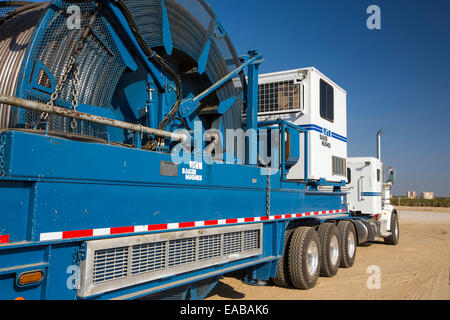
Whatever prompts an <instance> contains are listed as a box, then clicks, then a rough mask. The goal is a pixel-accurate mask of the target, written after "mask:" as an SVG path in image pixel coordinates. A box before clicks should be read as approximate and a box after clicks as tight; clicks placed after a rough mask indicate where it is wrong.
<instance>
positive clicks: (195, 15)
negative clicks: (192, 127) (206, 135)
mask: <svg viewBox="0 0 450 320" xmlns="http://www.w3.org/2000/svg"><path fill="white" fill-rule="evenodd" d="M106 2H107V1H106V0H105V1H99V2H98V4H100V6H99V7H96V6H97V2H95V1H83V0H80V1H73V0H70V1H63V0H55V1H53V2H51V3H38V4H36V3H35V4H29V3H28V4H27V3H24V2H22V3H20V2H16V3H14V2H9V4H6V3H3V4H2V5H0V6H1V7H0V10H1V11H0V14H1V18H0V52H1V55H0V75H1V83H0V93H1V94H8V95H14V96H17V97H20V98H25V99H29V100H35V101H39V102H42V103H47V102H48V101H49V100H50V96H51V94H52V93H54V91H55V87H56V86H57V84H58V83H60V82H61V80H62V78H63V76H64V73H65V70H67V68H68V64H69V58H70V56H71V55H72V54H73V51H74V48H75V47H76V46H78V45H79V42H80V39H81V38H82V35H83V33H84V31H85V30H86V29H87V28H88V27H89V26H87V25H88V23H89V21H90V20H92V19H93V23H92V25H91V26H90V32H89V35H88V36H87V38H86V39H85V43H84V46H83V48H82V49H81V50H80V51H79V52H78V53H77V57H76V59H77V65H78V69H79V82H78V83H77V88H78V94H77V98H78V102H79V110H80V111H83V112H87V113H94V114H97V115H101V116H105V117H112V118H115V119H118V120H122V121H127V122H133V123H141V124H145V125H148V126H153V127H155V126H156V125H155V124H157V123H158V122H159V121H160V120H161V118H162V117H163V116H164V114H167V113H168V111H169V110H168V109H167V108H169V109H170V103H168V105H166V106H165V105H164V103H162V101H163V100H164V99H165V98H164V94H162V95H160V97H159V98H155V97H157V95H156V93H157V92H153V90H154V89H153V88H152V87H151V85H152V84H154V82H155V79H152V78H151V77H149V75H148V72H147V70H146V69H145V67H144V64H145V63H143V61H139V59H137V58H136V55H135V53H134V50H133V44H131V43H127V42H126V41H124V40H123V37H121V31H120V28H119V27H118V25H119V24H120V21H115V20H114V18H113V17H111V15H109V14H107V12H106V10H105V11H104V10H103V9H102V4H105V3H106ZM123 3H124V4H125V6H126V7H127V9H128V11H129V12H130V13H131V16H132V18H133V20H134V22H135V23H136V26H137V29H138V30H137V31H138V32H139V34H140V35H141V36H142V38H143V39H144V40H145V42H146V44H147V45H148V46H149V47H150V48H151V49H153V50H154V51H155V52H157V53H158V55H160V56H161V57H162V58H163V59H164V61H166V62H167V63H168V64H169V65H170V66H171V67H172V68H173V69H174V70H175V72H176V73H178V75H179V76H180V79H181V86H182V92H183V93H182V98H186V97H188V96H189V95H196V94H198V93H199V92H201V91H203V90H204V89H206V88H208V87H209V86H210V85H211V84H213V83H215V82H216V81H218V80H220V79H221V78H222V77H223V76H225V75H226V74H227V73H228V72H229V71H230V70H232V69H234V68H236V67H237V66H238V65H239V58H238V57H237V55H236V53H235V50H234V48H233V46H232V44H231V41H230V40H229V38H228V35H227V34H226V32H225V30H224V29H223V26H222V25H221V24H220V22H219V20H218V19H217V17H216V16H215V14H214V12H213V11H212V10H211V8H210V7H209V5H208V4H207V3H206V2H205V1H203V0H186V1H184V0H123ZM70 6H77V7H78V8H79V9H80V10H79V12H80V14H81V17H80V18H81V19H80V22H81V23H80V25H81V27H80V28H79V29H77V28H69V26H68V23H67V21H68V19H71V18H72V15H73V13H74V11H73V10H72V11H71V9H70V8H69V7H70ZM11 8H14V9H15V10H16V11H15V12H14V11H12V10H11ZM95 11H97V14H96V15H95V16H94V17H93V14H94V12H95ZM122 23H123V21H122ZM230 62H231V63H230ZM227 63H228V65H227ZM169 78H170V77H169ZM241 79H242V81H244V82H245V78H244V77H243V75H241ZM73 85H74V78H73V76H71V75H69V77H68V80H67V81H66V82H65V83H64V85H63V86H62V89H61V91H60V92H59V94H58V98H57V99H56V100H55V102H54V105H55V106H60V107H65V108H72V106H71V104H72V102H73V101H72V100H73V90H72V87H73ZM243 87H244V88H245V85H244V86H243ZM150 89H151V90H150ZM155 89H156V88H155ZM165 89H166V90H169V91H170V90H171V89H170V86H168V87H167V88H165ZM155 91H157V90H155ZM152 94H153V101H151V97H152ZM239 94H240V92H238V89H236V88H235V86H234V85H233V82H232V81H229V82H227V83H226V84H224V85H222V86H220V87H219V88H218V89H217V90H216V91H215V92H213V93H212V94H211V95H210V96H208V98H207V99H205V100H204V101H202V107H201V108H200V112H199V113H198V114H196V115H195V117H196V118H197V119H198V120H201V121H202V123H203V125H204V127H205V129H208V128H218V129H221V130H223V129H226V128H238V127H241V125H242V124H241V100H240V99H236V102H235V103H234V104H233V105H232V106H231V107H230V108H229V109H228V111H226V113H225V114H223V115H221V114H217V113H215V112H214V107H215V106H217V105H218V104H219V103H220V102H222V101H225V100H227V99H228V98H230V97H232V96H238V95H239ZM166 102H167V101H166ZM166 104H167V103H166ZM158 108H159V111H156V112H152V110H156V109H158ZM202 109H205V110H206V109H207V110H209V111H208V112H202V111H201V110H202ZM211 110H212V111H211ZM0 111H1V113H0V117H1V118H0V120H1V122H0V123H1V128H10V127H25V128H35V127H36V126H37V125H38V124H39V123H40V122H42V117H41V115H40V114H39V113H38V112H36V111H31V110H23V109H16V108H11V107H9V106H6V105H0ZM149 113H151V114H149ZM70 121H71V119H66V118H62V117H60V116H55V115H50V116H49V119H48V123H47V124H46V125H47V126H48V128H49V129H50V130H55V131H62V132H70V133H72V134H79V135H88V136H94V137H100V138H104V137H105V136H106V128H105V127H104V126H102V125H98V124H94V123H89V122H82V121H80V122H79V123H78V125H77V126H76V130H74V129H73V128H72V129H71V126H70ZM108 134H109V135H112V136H113V137H115V138H117V140H118V141H119V142H126V133H124V132H115V133H114V131H113V132H112V133H111V132H110V133H108Z"/></svg>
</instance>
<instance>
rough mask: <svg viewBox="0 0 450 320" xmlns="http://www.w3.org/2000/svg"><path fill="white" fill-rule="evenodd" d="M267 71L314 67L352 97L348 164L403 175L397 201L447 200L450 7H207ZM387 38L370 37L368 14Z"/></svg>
mask: <svg viewBox="0 0 450 320" xmlns="http://www.w3.org/2000/svg"><path fill="white" fill-rule="evenodd" d="M209 2H210V4H211V6H212V8H213V9H214V10H215V12H216V13H217V15H218V16H219V18H220V19H221V21H222V23H223V25H224V26H225V28H226V29H227V31H228V33H229V34H230V37H231V39H232V41H233V43H234V45H235V47H236V49H237V51H238V52H239V53H245V52H246V51H247V50H249V49H259V50H260V51H261V52H262V53H263V54H264V57H265V61H264V63H263V64H262V66H261V72H263V73H266V72H274V71H280V70H286V69H294V68H300V67H309V66H314V67H316V68H318V69H319V70H320V71H322V72H323V73H325V74H326V75H327V76H329V77H330V78H331V79H332V80H333V81H335V82H336V83H337V84H339V85H340V86H341V87H343V88H344V89H345V90H346V91H347V112H348V114H347V120H348V129H347V133H348V138H349V143H348V155H349V156H376V132H377V131H378V130H379V129H381V128H382V129H383V130H384V134H383V136H382V160H383V162H384V163H385V165H390V166H393V167H395V168H397V181H396V185H395V187H394V189H393V193H394V194H405V193H406V191H408V190H415V191H417V192H421V191H434V192H435V193H436V194H437V195H440V196H450V168H449V165H450V143H449V138H450V129H449V125H450V80H449V76H450V18H449V14H450V1H448V0H429V1H425V0H421V1H403V0H390V1H372V0H371V1H365V0H362V1H358V0H318V1H306V0H305V1H295V0H277V1H256V0H239V1H237V0H227V1H223V0H210V1H209ZM373 4H375V5H378V6H379V7H380V9H381V30H369V29H367V27H366V20H367V18H368V17H369V14H366V9H367V7H368V6H370V5H373Z"/></svg>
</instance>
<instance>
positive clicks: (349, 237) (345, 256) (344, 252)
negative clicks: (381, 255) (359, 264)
mask: <svg viewBox="0 0 450 320" xmlns="http://www.w3.org/2000/svg"><path fill="white" fill-rule="evenodd" d="M337 227H338V229H339V234H340V235H341V246H340V247H341V264H340V267H341V268H350V267H352V266H353V264H354V263H355V258H356V246H357V244H358V239H357V238H356V230H355V226H354V225H353V223H352V222H351V221H346V220H342V221H339V222H338V225H337Z"/></svg>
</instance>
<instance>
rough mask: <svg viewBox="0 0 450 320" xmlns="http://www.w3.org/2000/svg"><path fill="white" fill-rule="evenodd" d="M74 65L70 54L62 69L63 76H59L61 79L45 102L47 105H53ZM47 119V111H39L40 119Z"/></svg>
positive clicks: (73, 59)
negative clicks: (65, 65) (66, 63)
mask: <svg viewBox="0 0 450 320" xmlns="http://www.w3.org/2000/svg"><path fill="white" fill-rule="evenodd" d="M74 65H75V57H74V56H70V59H69V64H68V65H67V67H66V69H65V70H64V72H63V76H62V77H61V80H60V81H59V82H58V84H57V85H56V87H55V91H54V92H53V93H52V94H51V96H50V100H49V101H48V102H47V105H49V106H53V105H54V103H55V101H56V99H57V98H58V96H59V94H60V93H61V90H62V87H63V84H64V83H66V81H67V78H68V76H69V74H70V72H71V71H72V69H73V67H74ZM47 119H48V113H47V112H42V113H41V120H43V121H47Z"/></svg>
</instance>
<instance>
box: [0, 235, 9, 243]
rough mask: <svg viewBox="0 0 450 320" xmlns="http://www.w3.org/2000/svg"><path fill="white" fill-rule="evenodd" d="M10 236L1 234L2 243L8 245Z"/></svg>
mask: <svg viewBox="0 0 450 320" xmlns="http://www.w3.org/2000/svg"><path fill="white" fill-rule="evenodd" d="M8 242H9V234H0V243H8Z"/></svg>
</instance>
